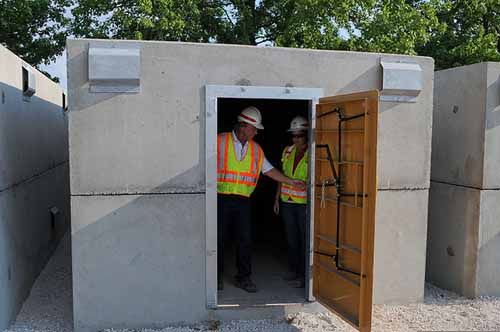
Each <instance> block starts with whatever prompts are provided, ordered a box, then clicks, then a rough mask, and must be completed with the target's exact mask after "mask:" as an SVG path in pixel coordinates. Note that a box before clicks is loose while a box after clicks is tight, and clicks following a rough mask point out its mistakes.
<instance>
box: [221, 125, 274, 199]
mask: <svg viewBox="0 0 500 332" xmlns="http://www.w3.org/2000/svg"><path fill="white" fill-rule="evenodd" d="M263 160H264V152H263V151H262V149H261V147H260V146H259V144H257V143H256V142H254V141H249V142H248V149H247V151H246V153H245V156H244V157H243V159H242V160H241V161H240V160H238V159H237V158H236V153H235V149H234V141H233V134H232V133H222V134H219V135H218V136H217V193H219V194H226V195H240V196H244V197H250V195H251V194H252V193H253V191H254V190H255V187H256V186H257V181H258V180H259V175H260V171H261V170H262V162H263Z"/></svg>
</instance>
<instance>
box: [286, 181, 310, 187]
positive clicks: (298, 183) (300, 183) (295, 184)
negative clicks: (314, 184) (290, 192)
mask: <svg viewBox="0 0 500 332" xmlns="http://www.w3.org/2000/svg"><path fill="white" fill-rule="evenodd" d="M290 185H291V186H293V187H297V188H299V189H305V188H306V183H305V182H304V181H301V180H291V182H290Z"/></svg>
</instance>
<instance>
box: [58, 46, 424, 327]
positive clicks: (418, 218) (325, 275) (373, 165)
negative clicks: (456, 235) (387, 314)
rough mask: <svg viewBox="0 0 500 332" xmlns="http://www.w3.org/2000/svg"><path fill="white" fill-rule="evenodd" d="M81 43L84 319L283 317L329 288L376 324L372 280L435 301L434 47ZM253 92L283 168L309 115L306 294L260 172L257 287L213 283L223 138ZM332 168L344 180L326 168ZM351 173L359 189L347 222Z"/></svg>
mask: <svg viewBox="0 0 500 332" xmlns="http://www.w3.org/2000/svg"><path fill="white" fill-rule="evenodd" d="M67 50H68V81H69V98H70V100H71V105H70V112H69V135H70V174H71V207H72V249H73V293H74V322H75V328H76V330H77V331H95V330H100V329H103V328H107V327H129V328H134V327H161V326H165V325H167V324H172V323H191V322H197V321H202V320H208V319H225V318H242V317H251V316H252V314H261V315H271V314H279V313H281V314H283V313H285V312H290V311H293V310H308V308H309V307H310V306H314V303H315V302H314V301H315V299H316V300H318V301H319V302H320V303H322V304H325V305H326V306H327V307H328V308H332V309H334V310H335V311H336V312H337V313H339V314H341V315H342V316H343V317H344V318H346V319H347V320H348V321H350V322H351V323H352V324H353V325H355V326H356V327H358V328H359V329H361V330H363V331H368V330H369V329H370V317H371V304H372V294H373V302H374V303H410V302H419V301H422V300H423V295H424V274H425V273H424V272H425V252H426V237H427V235H426V234H427V202H428V192H429V184H430V158H431V126H432V97H433V93H432V91H433V69H434V64H433V60H432V59H430V58H424V57H407V56H389V57H388V56H385V55H381V54H374V53H354V52H337V51H316V50H301V49H286V48H258V47H247V46H229V45H215V44H189V43H175V42H130V41H109V40H107V41H104V40H68V43H67ZM379 91H380V92H379ZM379 93H380V96H379ZM341 95H342V96H341ZM331 96H334V97H331ZM330 97H331V98H330ZM247 105H256V106H257V107H259V108H260V109H261V111H262V114H263V119H264V120H263V121H264V126H265V127H266V129H265V130H263V131H261V132H259V135H258V136H257V138H256V140H257V141H258V142H259V144H261V146H262V147H263V149H264V151H265V152H266V155H267V156H268V158H269V160H270V161H271V162H272V163H273V164H274V166H276V167H278V166H279V156H277V155H279V153H280V152H281V151H282V149H283V148H284V146H285V145H286V144H287V143H289V141H288V140H289V137H287V136H286V134H284V133H285V130H286V128H287V126H288V125H289V123H290V122H289V121H290V120H291V118H292V117H293V116H294V115H296V114H303V115H305V116H308V117H309V119H310V125H311V129H312V130H310V133H311V135H310V139H311V149H310V158H311V162H310V165H311V167H310V176H311V180H310V189H309V191H310V192H309V200H310V204H309V209H310V210H309V211H310V213H309V215H310V220H309V222H308V226H309V227H308V233H309V236H308V243H307V248H308V249H307V250H308V253H307V258H308V259H307V264H308V265H309V266H310V268H308V269H307V278H308V280H307V281H308V282H307V285H306V289H305V290H296V289H295V290H293V291H292V290H287V289H286V288H283V287H284V286H282V284H283V282H280V278H279V276H277V275H276V274H273V273H278V272H276V271H278V270H273V269H278V268H279V266H280V262H281V261H282V260H286V259H285V258H283V259H282V260H280V259H279V257H278V256H279V255H278V254H279V253H280V248H279V247H278V245H279V243H281V242H280V238H281V237H280V236H281V235H280V233H279V230H280V227H276V226H273V225H276V223H274V222H272V220H271V218H272V217H271V215H272V213H269V211H272V202H271V207H270V208H269V209H268V207H269V202H268V200H266V199H263V198H265V197H268V196H266V195H269V193H271V194H270V195H271V197H272V195H274V191H273V190H274V188H275V187H274V183H272V181H269V180H268V179H266V177H265V176H263V177H261V180H259V185H258V188H257V189H256V193H255V194H254V196H255V197H254V198H252V200H253V201H254V202H253V203H255V204H254V205H257V206H254V207H255V208H254V209H253V211H255V213H256V214H257V215H258V218H256V220H255V226H256V229H255V241H254V242H255V247H256V248H255V250H254V252H255V255H254V256H255V257H254V266H255V270H254V272H253V277H254V278H255V280H256V282H257V285H258V287H259V289H260V291H259V292H258V293H256V294H257V295H253V294H247V293H243V292H239V290H238V289H233V288H231V285H229V286H228V287H227V289H225V290H224V291H222V292H217V286H216V281H217V266H216V265H217V246H216V243H217V238H216V234H217V231H216V228H217V220H216V218H217V217H216V200H217V195H216V180H215V179H216V158H217V156H216V135H217V133H218V132H220V131H221V130H228V129H230V128H231V125H232V124H233V123H234V120H235V118H236V115H237V114H238V112H239V111H241V109H242V107H244V106H247ZM361 113H362V114H361ZM341 118H342V120H340V119H341ZM350 120H355V121H352V122H351V121H350ZM342 121H344V122H345V123H343V122H342ZM377 121H378V125H377ZM339 132H342V133H341V134H338V136H337V133H339ZM332 133H336V134H332ZM337 138H339V140H337ZM340 139H342V141H340ZM316 144H317V145H316ZM321 146H330V147H333V149H332V150H331V152H332V154H331V156H330V157H331V158H329V156H328V155H327V154H326V152H325V151H326V150H323V149H321ZM340 148H341V149H342V152H341V153H340ZM337 153H338V155H337ZM339 155H340V156H339ZM316 156H317V158H316ZM339 158H340V159H339ZM341 159H342V160H343V159H346V162H345V163H343V162H339V161H342V160H341ZM347 159H350V160H347ZM325 161H326V162H325ZM341 164H342V165H341ZM344 164H346V165H344ZM329 167H332V169H333V168H337V169H342V170H343V171H342V174H343V176H344V177H345V178H342V177H340V181H339V182H335V181H331V180H332V179H329V178H326V177H323V178H322V176H323V175H324V174H326V173H327V172H329V171H330V169H329ZM356 172H359V173H356ZM354 174H358V175H357V176H354ZM339 183H340V185H341V186H342V187H341V189H342V190H347V191H349V190H351V189H352V190H353V191H355V192H354V193H353V194H352V196H350V197H347V198H345V199H344V200H342V201H340V203H341V204H342V206H343V207H342V209H341V210H340V211H341V212H340V215H341V216H342V217H341V219H342V220H340V222H341V225H342V226H341V228H338V227H337V228H335V224H336V216H335V213H336V212H335V210H334V209H332V208H331V207H332V204H334V203H335V202H334V200H332V199H331V197H332V196H333V195H334V189H335V188H337V187H334V186H336V185H337V184H339ZM349 188H350V189H349ZM372 189H373V190H372ZM332 190H333V191H332ZM339 190H340V189H339ZM325 193H326V195H325ZM375 194H376V195H375ZM375 196H376V201H375ZM375 202H376V205H375ZM313 203H314V204H313ZM337 203H339V201H337ZM365 203H366V204H365ZM339 205H340V204H339ZM358 208H359V210H356V211H358V212H352V211H351V210H349V209H353V211H354V210H355V209H358ZM337 211H338V210H337ZM342 211H343V212H342ZM349 211H351V212H349ZM361 211H362V213H361ZM346 218H347V219H349V218H350V219H349V220H347V219H346ZM337 221H338V220H337ZM351 221H352V222H351ZM354 223H357V224H356V225H354ZM278 225H279V224H278ZM350 227H353V228H352V230H353V231H356V232H359V233H356V234H357V235H356V236H351V235H353V234H354V233H351V232H350V231H349V230H350ZM338 229H341V231H339V232H337V230H338ZM332 230H334V231H335V232H333V231H332ZM318 231H319V232H321V231H322V232H324V233H323V234H318ZM348 231H349V232H348ZM373 231H374V232H375V235H373ZM334 233H336V234H340V233H342V234H340V235H339V237H337V238H338V239H339V241H337V242H335V241H333V240H332V238H334V237H335V235H336V234H334ZM266 236H267V237H266ZM373 237H374V241H373ZM370 238H371V241H372V242H369V241H368V242H364V241H365V240H366V239H370ZM340 241H343V245H342V246H341V245H340ZM349 241H351V242H349ZM332 243H334V245H333V247H332ZM335 243H337V244H338V246H337V247H339V248H335V247H336V245H335ZM373 243H374V254H373ZM352 245H354V246H352ZM358 245H359V246H360V247H357V248H355V247H356V246H358ZM335 249H337V251H338V252H339V254H338V256H340V252H342V257H343V258H344V260H343V261H342V264H344V265H343V266H348V267H349V266H353V268H352V269H354V270H356V271H357V273H358V274H357V275H356V274H354V276H353V275H348V274H347V273H344V272H339V271H338V270H336V271H334V270H335V265H333V267H332V265H331V264H332V262H333V260H332V259H331V258H332V257H333V256H331V257H326V256H325V252H328V251H330V253H332V251H334V250H335ZM275 256H276V257H278V259H276V257H275ZM231 263H232V262H229V263H228V266H232V265H234V263H233V264H231ZM315 264H319V265H315ZM329 264H330V265H329ZM313 265H314V266H313ZM320 267H321V269H320ZM372 267H373V268H372ZM330 270H332V271H333V272H332V274H329V273H330V272H331V271H330ZM273 271H274V272H273ZM329 271H330V272H329ZM343 271H344V270H343ZM356 271H354V272H356ZM335 278H337V279H335ZM372 281H373V284H372ZM342 283H345V286H342V287H340V288H336V289H333V288H332V289H330V288H328V287H329V285H334V287H337V286H338V285H341V284H342ZM372 287H373V293H372ZM228 294H229V295H228ZM361 304H363V305H361Z"/></svg>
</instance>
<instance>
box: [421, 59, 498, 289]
mask: <svg viewBox="0 0 500 332" xmlns="http://www.w3.org/2000/svg"><path fill="white" fill-rule="evenodd" d="M499 77H500V63H493V62H486V63H479V64H476V65H471V66H465V67H459V68H453V69H449V70H444V71H440V72H437V73H436V85H435V87H436V88H435V95H434V104H435V107H434V126H433V142H432V171H431V177H432V180H433V184H432V189H431V197H430V200H431V202H430V209H429V236H428V242H429V247H428V251H427V259H428V266H427V279H428V280H429V281H430V282H433V283H434V284H436V285H437V286H440V287H444V288H448V289H451V290H454V291H456V292H458V293H460V294H463V295H466V296H469V297H475V296H479V295H498V294H499V293H500V277H499V276H500V273H499V272H500V269H499V266H500V255H499V254H498V252H499V250H500V236H499V234H498V233H499V231H500V228H499V225H500V224H499V222H498V220H500V219H499V217H500V210H499V209H498V208H497V206H498V202H500V200H499V198H500V196H499V195H498V192H499V189H500V174H499V172H498V169H499V168H500V148H499V146H500V145H499V144H500V143H499V142H500V82H499ZM434 181H435V182H434ZM438 182H441V183H438ZM452 254H453V255H452Z"/></svg>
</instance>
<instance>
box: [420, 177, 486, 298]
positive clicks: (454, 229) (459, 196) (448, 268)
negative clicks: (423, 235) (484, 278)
mask: <svg viewBox="0 0 500 332" xmlns="http://www.w3.org/2000/svg"><path fill="white" fill-rule="evenodd" d="M480 200H481V191H480V190H478V189H474V188H467V187H461V186H455V185H449V184H445V183H439V182H432V184H431V190H430V200H429V225H428V234H427V268H426V279H427V281H429V282H430V283H432V284H434V285H438V286H440V287H443V288H446V289H449V290H452V291H454V292H457V293H459V294H463V295H465V296H468V297H474V296H475V294H476V271H477V255H476V252H477V246H478V232H479V222H478V221H479V211H480V204H481V201H480Z"/></svg>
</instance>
